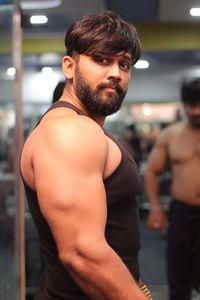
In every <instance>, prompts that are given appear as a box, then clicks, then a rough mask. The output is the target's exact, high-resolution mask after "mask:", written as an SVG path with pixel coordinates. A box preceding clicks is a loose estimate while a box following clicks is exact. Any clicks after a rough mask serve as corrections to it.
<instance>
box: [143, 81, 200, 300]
mask: <svg viewBox="0 0 200 300" xmlns="http://www.w3.org/2000/svg"><path fill="white" fill-rule="evenodd" d="M181 96H182V102H183V106H184V110H185V113H186V116H187V120H184V121H180V122H177V123H175V124H173V125H171V126H169V127H167V128H166V129H165V130H163V131H162V132H161V134H160V136H159V137H158V139H157V142H156V144H155V147H154V148H153V150H152V152H151V154H150V156H149V160H148V164H147V170H146V177H145V182H146V190H147V193H148V196H149V199H150V202H151V210H150V214H149V218H148V224H149V226H150V227H151V228H153V229H155V230H158V231H161V232H162V231H164V230H165V229H166V227H168V226H169V227H168V263H167V267H168V278H169V286H170V300H189V299H190V293H191V289H192V288H193V287H196V288H197V287H198V286H199V281H200V260H199V254H198V252H200V240H199V232H200V78H198V79H195V80H193V81H191V82H188V83H185V84H183V86H182V89H181ZM168 160H169V161H170V164H171V172H172V185H171V194H172V197H173V201H172V202H171V207H170V212H169V220H168V217H167V216H166V213H165V212H164V211H163V208H162V206H161V204H160V201H159V175H160V174H161V173H162V172H163V171H164V168H165V166H166V163H167V161H168Z"/></svg>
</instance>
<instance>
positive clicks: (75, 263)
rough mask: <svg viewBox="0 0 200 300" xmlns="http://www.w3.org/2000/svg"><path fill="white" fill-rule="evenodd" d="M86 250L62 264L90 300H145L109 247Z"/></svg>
mask: <svg viewBox="0 0 200 300" xmlns="http://www.w3.org/2000/svg"><path fill="white" fill-rule="evenodd" d="M95 252H96V253H94V252H93V250H92V251H90V250H89V251H88V253H87V254H86V255H80V256H76V257H74V258H73V257H72V259H71V261H70V263H69V261H68V262H67V263H65V262H64V261H63V263H64V265H65V266H66V268H67V270H68V271H69V273H70V274H71V276H72V277H73V279H74V280H75V281H76V282H77V284H78V285H79V286H80V287H81V289H82V290H83V291H84V292H85V293H86V294H87V295H88V296H89V297H90V298H91V299H93V300H147V299H148V298H147V297H146V296H145V295H144V293H143V292H142V291H141V290H140V288H139V287H138V285H137V284H136V282H135V281H134V279H133V277H132V275H131V274H130V272H129V271H128V269H127V267H126V266H125V265H124V263H123V262H122V261H121V259H120V258H119V257H118V255H117V254H116V253H115V252H114V251H113V250H112V249H111V248H110V247H109V246H107V247H106V250H105V249H102V248H101V249H97V251H95Z"/></svg>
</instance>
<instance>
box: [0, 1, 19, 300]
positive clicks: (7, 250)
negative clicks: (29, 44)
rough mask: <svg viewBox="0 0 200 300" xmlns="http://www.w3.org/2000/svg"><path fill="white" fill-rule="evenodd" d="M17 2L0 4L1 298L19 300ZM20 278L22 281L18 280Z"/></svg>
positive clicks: (2, 2)
mask: <svg viewBox="0 0 200 300" xmlns="http://www.w3.org/2000/svg"><path fill="white" fill-rule="evenodd" d="M13 13H14V0H9V1H0V29H1V43H0V66H1V67H0V91H1V92H0V241H1V242H0V299H4V300H11V299H12V300H18V299H20V286H19V282H20V280H21V279H20V277H21V274H19V269H20V268H19V264H20V260H19V255H18V254H17V253H18V251H17V249H18V246H17V245H18V244H19V242H18V235H16V228H18V226H17V224H16V219H17V218H16V216H18V214H17V212H18V209H17V208H16V203H17V202H18V199H17V197H16V192H15V178H16V176H15V171H14V170H15V164H16V163H15V160H16V151H15V149H16V145H15V125H16V122H15V120H16V110H15V104H14V82H15V69H14V68H13V58H12V47H13V41H12V29H13V28H12V19H13ZM19 279H20V280H19Z"/></svg>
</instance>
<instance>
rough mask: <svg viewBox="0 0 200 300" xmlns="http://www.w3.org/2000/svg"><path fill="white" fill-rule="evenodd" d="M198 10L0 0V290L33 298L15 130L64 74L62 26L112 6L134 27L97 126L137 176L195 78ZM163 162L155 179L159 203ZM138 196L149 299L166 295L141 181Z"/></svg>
mask: <svg viewBox="0 0 200 300" xmlns="http://www.w3.org/2000/svg"><path fill="white" fill-rule="evenodd" d="M195 8H198V9H196V10H195ZM199 9H200V1H199V0H140V1H136V0H132V1H131V0H123V1H122V0H73V1H69V0H63V1H62V0H49V1H47V0H46V1H45V0H39V1H38V0H34V1H30V0H24V1H19V0H16V1H15V0H7V1H6V0H0V279H1V280H0V299H4V300H7V299H9V300H18V299H20V300H24V299H27V300H28V299H32V295H33V293H34V290H35V286H36V283H37V281H38V277H39V275H40V273H41V271H42V264H43V261H42V256H41V252H40V247H39V241H38V236H37V232H36V230H35V227H34V225H33V222H32V219H31V217H30V214H29V211H28V208H27V206H26V201H25V209H24V193H23V188H22V186H21V182H20V179H19V174H18V158H19V155H20V149H21V145H22V143H23V139H24V138H25V137H26V135H27V133H28V132H29V131H30V130H31V129H32V128H33V126H34V125H35V124H36V122H37V120H38V119H39V117H40V116H41V115H42V114H43V113H44V112H45V111H46V110H47V108H48V107H49V106H50V104H51V103H52V100H53V92H54V89H55V87H56V85H57V84H58V83H59V82H60V81H64V80H65V78H64V76H63V73H62V70H61V60H62V57H63V55H64V54H65V48H64V41H63V40H64V35H65V32H66V30H67V28H68V26H69V25H70V24H71V23H72V22H73V21H76V20H78V19H79V18H81V17H82V16H83V15H87V14H90V13H100V12H101V11H103V10H113V11H116V12H118V13H120V15H121V16H122V17H123V18H125V19H126V20H128V21H130V22H132V23H133V24H134V25H135V26H136V28H137V30H138V32H139V36H140V39H141V45H142V49H143V52H142V56H141V59H140V61H139V62H138V63H137V64H136V65H135V66H134V67H133V70H132V81H131V84H130V87H129V90H128V93H127V95H126V98H125V100H124V104H123V106H122V108H121V110H120V111H119V112H117V113H115V114H114V115H112V116H110V117H108V118H107V121H106V123H105V128H106V129H107V130H108V131H110V132H111V133H112V134H113V135H115V136H116V137H117V138H119V139H120V140H122V141H123V142H124V143H125V145H126V146H127V147H128V149H129V150H130V151H131V153H132V155H133V157H134V158H135V160H136V163H137V164H138V167H139V169H140V171H141V175H142V177H143V175H144V174H145V167H146V161H147V158H148V154H149V152H150V150H151V148H152V146H153V144H154V142H155V139H156V137H157V135H158V134H159V132H160V130H162V128H164V127H166V126H168V125H169V124H172V123H173V122H175V121H177V120H180V119H183V118H185V116H184V113H183V110H182V107H181V104H180V93H179V91H180V86H181V84H182V82H183V81H184V80H189V79H192V78H194V77H200V16H199V14H198V12H199ZM169 171H170V170H169V169H168V168H167V169H166V171H165V173H164V174H163V175H162V178H161V181H162V189H161V202H162V204H163V206H164V207H165V209H166V210H167V209H168V206H169V201H170V192H169V186H170V181H171V178H170V172H169ZM138 201H139V205H140V216H141V237H142V248H141V254H140V262H141V273H142V277H143V279H144V281H145V282H146V283H147V284H148V285H150V287H152V291H153V295H154V299H155V300H160V299H162V300H165V299H167V282H166V275H165V235H164V234H162V235H161V234H159V233H155V232H152V231H151V230H150V229H148V228H147V226H146V217H147V214H148V210H149V203H148V199H147V196H146V193H145V190H144V187H143V188H142V189H141V192H140V194H139V195H138ZM24 229H25V235H24ZM24 241H25V242H24ZM24 257H25V262H26V264H24Z"/></svg>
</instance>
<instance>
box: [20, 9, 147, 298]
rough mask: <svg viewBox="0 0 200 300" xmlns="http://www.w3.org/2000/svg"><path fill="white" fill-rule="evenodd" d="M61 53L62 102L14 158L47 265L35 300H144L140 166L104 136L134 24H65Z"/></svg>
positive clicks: (130, 54)
mask: <svg viewBox="0 0 200 300" xmlns="http://www.w3.org/2000/svg"><path fill="white" fill-rule="evenodd" d="M65 45H66V49H67V55H66V56H64V58H63V60H62V67H63V72H64V74H65V76H66V79H67V81H66V86H65V88H64V91H63V94H62V96H61V98H60V99H59V100H58V101H56V102H55V104H54V105H53V106H51V107H50V109H49V110H48V111H47V113H46V114H45V115H44V116H43V117H42V118H41V120H40V122H39V123H38V124H37V126H36V127H35V128H34V129H33V131H32V132H31V133H30V135H29V137H28V138H27V140H26V142H25V145H24V147H23V150H22V155H21V175H22V178H23V182H24V186H25V190H26V195H27V200H28V203H29V207H30V211H31V214H32V216H33V219H34V221H35V223H36V226H37V228H38V231H39V235H40V239H41V243H42V249H43V254H44V261H45V270H44V274H43V276H42V278H41V280H40V283H39V285H38V289H37V292H36V295H35V298H34V299H35V300H47V299H48V300H58V299H59V300H69V299H70V300H72V299H74V300H89V299H93V300H147V299H149V298H151V296H150V293H149V291H148V290H147V288H146V287H145V286H144V285H143V284H141V279H140V273H139V265H138V251H139V246H140V242H139V224H138V222H139V218H138V205H137V201H136V193H137V189H138V186H139V181H140V180H139V174H138V170H137V166H136V164H135V163H134V161H133V159H132V157H131V155H130V154H129V153H128V152H127V150H126V149H125V147H123V145H122V144H121V143H119V142H118V141H116V140H115V139H114V138H113V137H112V136H111V135H109V134H108V133H107V132H106V131H104V130H103V128H102V127H103V124H104V121H105V118H106V116H107V115H110V114H112V113H114V112H116V111H117V110H118V109H119V108H120V106H121V103H122V101H123V99H124V97H125V94H126V90H127V88H128V85H129V82H130V78H131V68H132V65H133V64H134V63H135V62H136V61H137V60H138V59H139V56H140V42H139V38H138V36H137V32H136V29H135V27H134V26H133V25H132V24H129V23H127V22H126V21H124V20H123V19H121V18H120V17H119V16H118V15H116V14H115V13H112V12H102V13H101V14H100V15H89V16H85V17H83V18H82V19H81V20H79V21H77V22H75V23H74V24H72V25H71V26H70V28H69V29H68V31H67V33H66V37H65ZM141 290H142V291H141ZM145 294H146V295H145Z"/></svg>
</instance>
